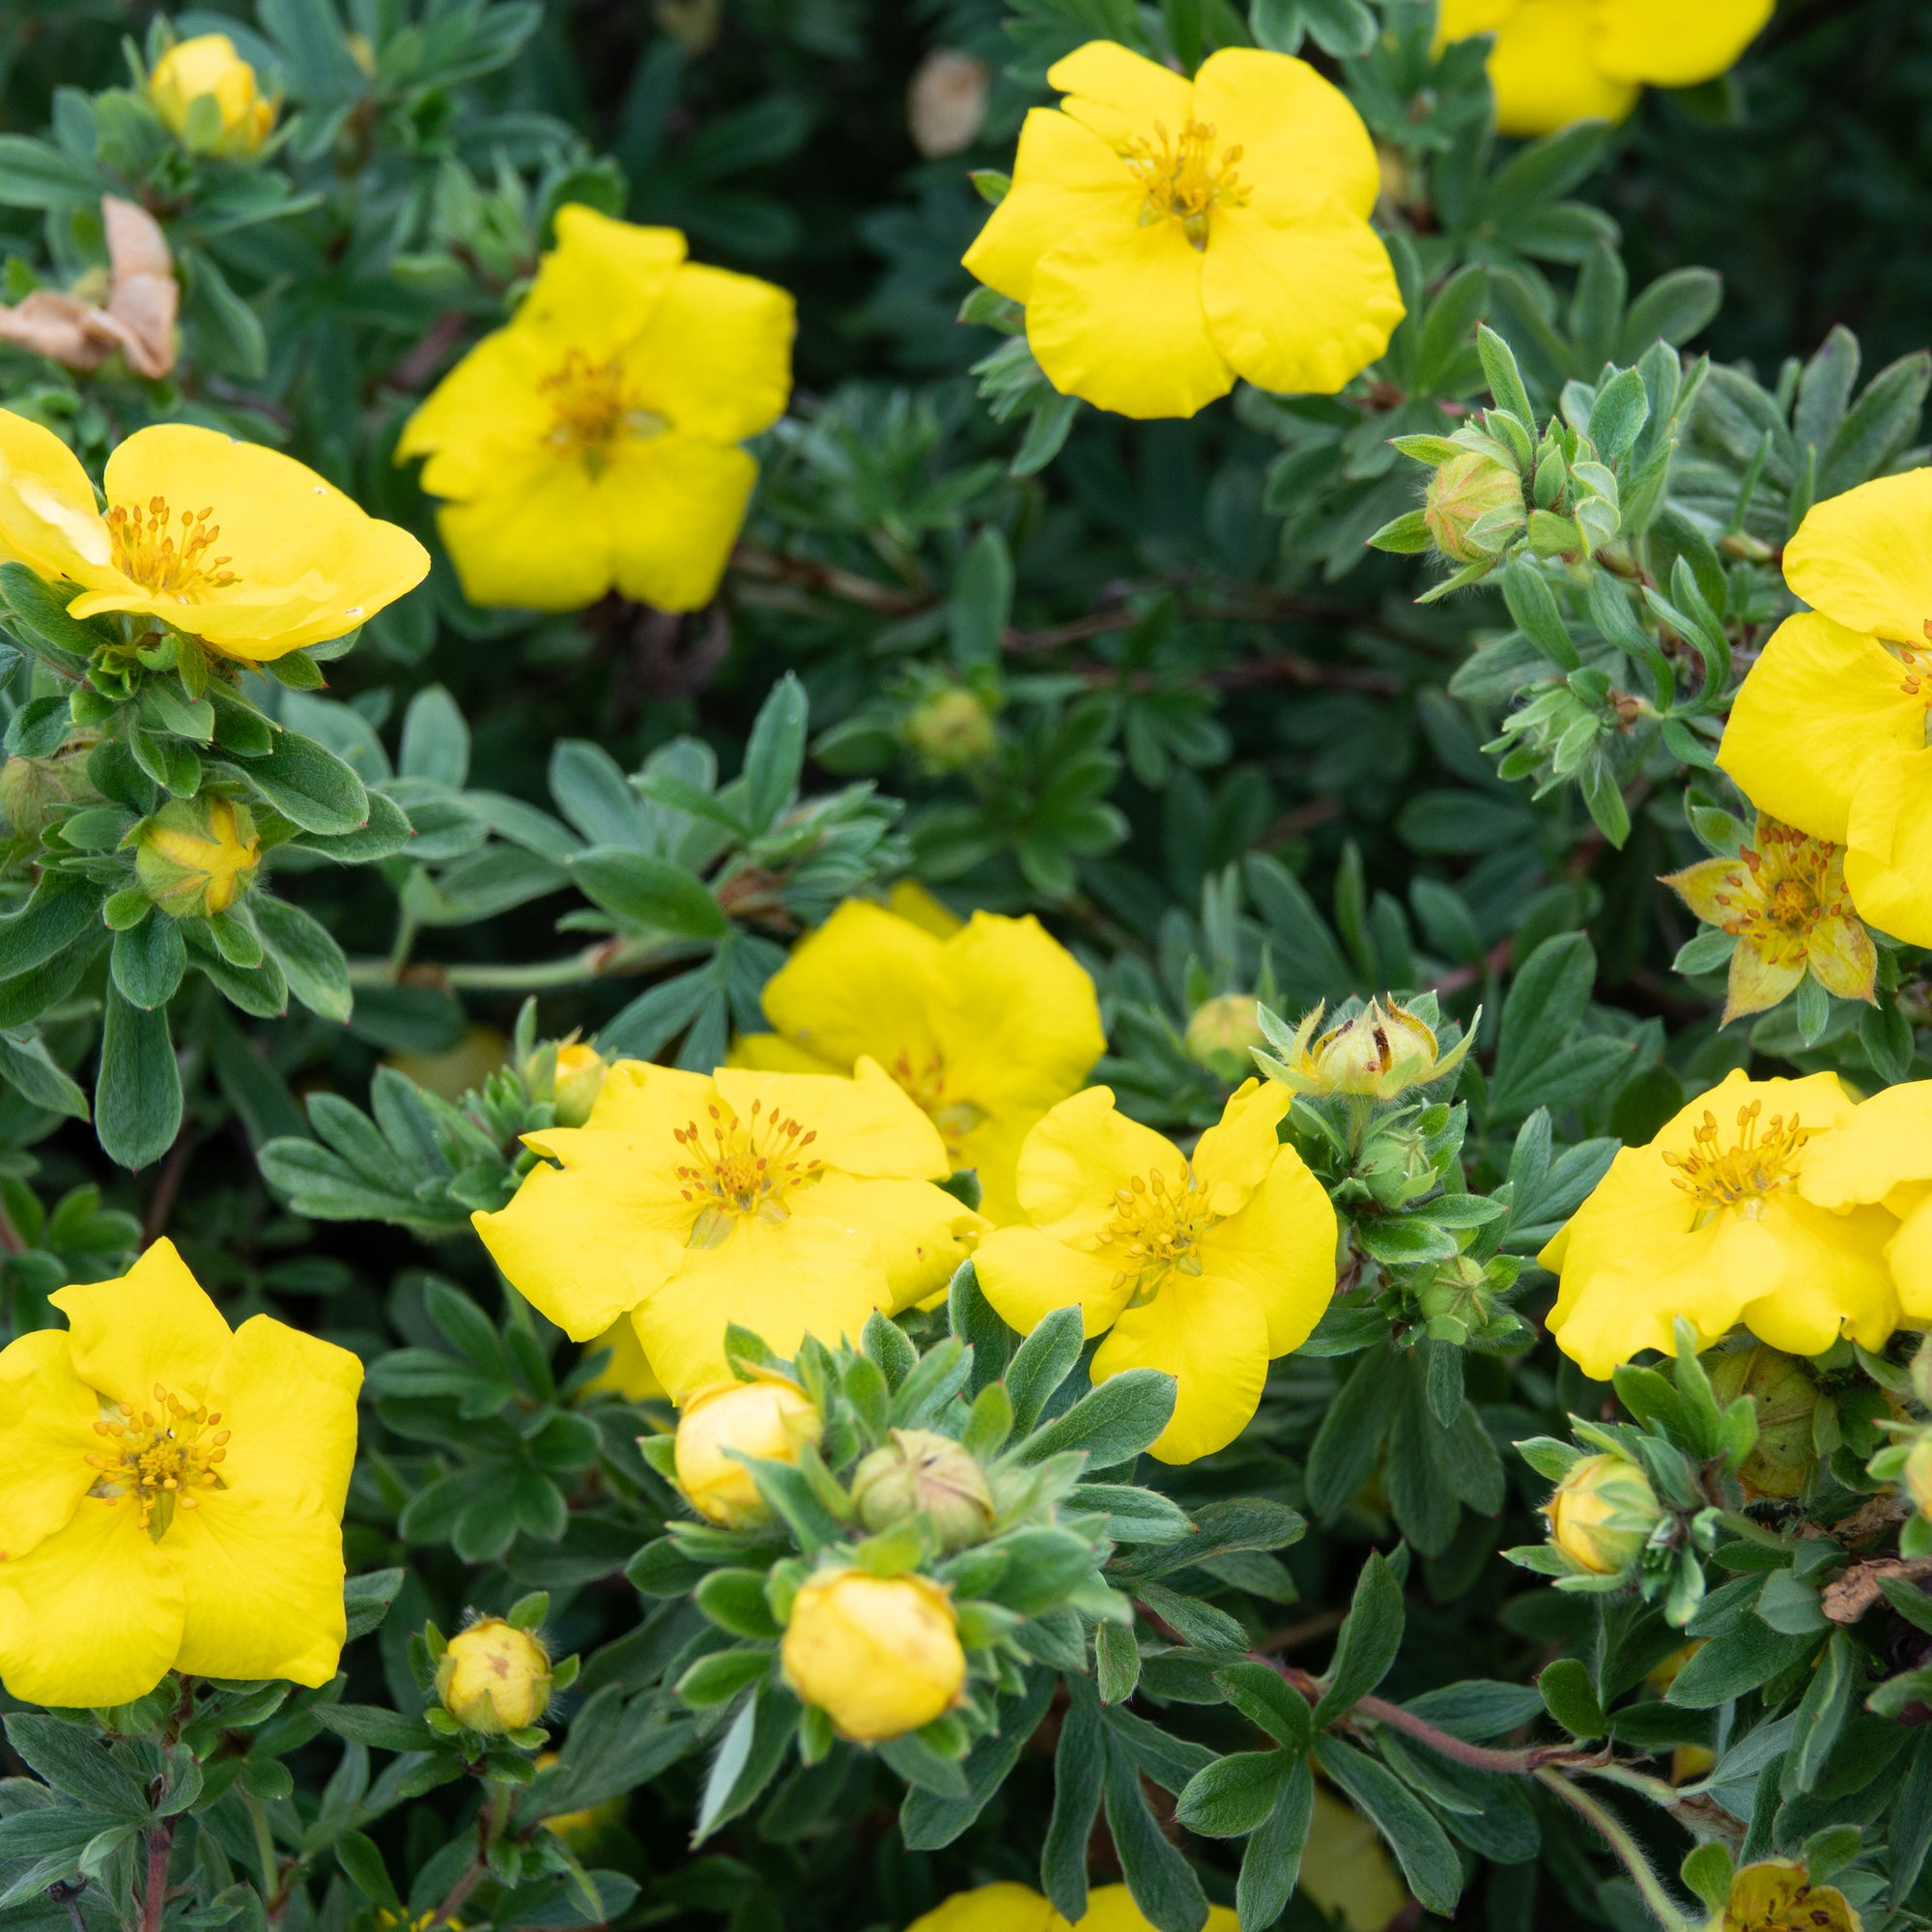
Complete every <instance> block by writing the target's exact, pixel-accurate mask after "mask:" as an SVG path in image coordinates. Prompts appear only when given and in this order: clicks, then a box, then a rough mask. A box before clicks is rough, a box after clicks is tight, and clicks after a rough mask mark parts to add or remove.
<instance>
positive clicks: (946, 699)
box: [905, 684, 999, 772]
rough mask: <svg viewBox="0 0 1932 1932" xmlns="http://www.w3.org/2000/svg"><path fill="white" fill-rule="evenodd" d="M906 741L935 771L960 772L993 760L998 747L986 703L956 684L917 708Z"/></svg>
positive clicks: (907, 725) (907, 727) (908, 722)
mask: <svg viewBox="0 0 1932 1932" xmlns="http://www.w3.org/2000/svg"><path fill="white" fill-rule="evenodd" d="M905 741H906V743H907V744H908V745H909V746H911V748H912V750H913V751H914V752H915V753H917V754H918V756H919V758H920V760H921V762H922V763H923V764H924V765H925V766H926V767H927V768H928V769H930V770H932V771H935V772H961V771H964V770H966V769H967V767H968V766H971V765H977V764H979V763H980V761H981V760H982V759H985V758H987V757H990V756H991V755H992V753H993V751H994V748H995V747H996V746H997V745H998V744H999V733H998V732H997V731H995V730H994V728H993V715H992V713H991V712H990V711H989V710H987V708H986V705H985V701H984V700H983V699H982V698H980V697H979V696H976V695H975V694H974V693H973V692H970V691H967V690H965V689H964V688H963V687H961V686H959V685H956V684H950V685H942V686H941V687H940V688H939V689H938V690H937V691H933V692H929V693H928V694H927V695H926V696H924V697H923V698H921V700H920V701H919V703H918V704H917V705H915V706H914V708H913V710H912V712H911V715H910V716H908V718H907V719H906V721H905Z"/></svg>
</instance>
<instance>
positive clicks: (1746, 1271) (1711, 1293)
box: [1548, 1216, 1781, 1381]
mask: <svg viewBox="0 0 1932 1932" xmlns="http://www.w3.org/2000/svg"><path fill="white" fill-rule="evenodd" d="M1720 1234H1721V1235H1724V1236H1729V1237H1730V1238H1729V1239H1728V1242H1727V1245H1726V1247H1725V1250H1724V1253H1723V1255H1722V1257H1721V1261H1722V1264H1723V1265H1722V1266H1721V1267H1717V1266H1714V1265H1713V1260H1712V1255H1713V1250H1714V1249H1715V1248H1716V1247H1717V1245H1718V1242H1719V1236H1720ZM1632 1247H1633V1250H1634V1252H1633V1253H1632V1254H1630V1255H1629V1256H1628V1257H1622V1256H1620V1257H1618V1258H1617V1259H1616V1260H1615V1261H1614V1262H1612V1263H1611V1264H1608V1265H1605V1266H1604V1267H1601V1268H1598V1269H1596V1270H1593V1271H1591V1272H1589V1273H1587V1274H1585V1273H1582V1272H1580V1271H1579V1270H1577V1268H1576V1267H1575V1265H1574V1264H1571V1265H1567V1266H1566V1267H1565V1268H1564V1272H1563V1289H1564V1293H1563V1296H1562V1298H1561V1300H1559V1304H1558V1307H1559V1309H1560V1310H1561V1319H1560V1320H1559V1318H1558V1313H1557V1311H1555V1310H1552V1311H1551V1313H1550V1315H1549V1318H1548V1326H1549V1332H1550V1333H1551V1334H1552V1335H1553V1336H1555V1338H1556V1345H1557V1347H1558V1348H1560V1349H1561V1350H1563V1352H1564V1353H1565V1354H1566V1355H1568V1356H1569V1357H1570V1359H1571V1360H1572V1361H1574V1362H1577V1363H1578V1364H1579V1365H1580V1366H1581V1368H1582V1370H1583V1373H1584V1374H1585V1375H1586V1376H1589V1377H1591V1378H1594V1379H1595V1380H1598V1381H1607V1380H1608V1379H1609V1376H1610V1372H1611V1370H1613V1369H1615V1368H1617V1367H1619V1366H1620V1365H1621V1364H1623V1363H1625V1362H1629V1361H1634V1359H1635V1358H1636V1357H1637V1356H1638V1355H1640V1354H1641V1353H1643V1351H1644V1350H1647V1349H1655V1350H1658V1351H1659V1352H1661V1353H1662V1354H1666V1355H1667V1354H1669V1353H1671V1352H1672V1351H1673V1350H1674V1349H1675V1347H1676V1342H1675V1339H1674V1336H1675V1322H1676V1321H1677V1318H1678V1317H1680V1316H1681V1317H1683V1319H1684V1320H1685V1321H1689V1322H1690V1325H1691V1328H1692V1329H1693V1330H1694V1331H1695V1333H1696V1337H1697V1346H1698V1347H1699V1348H1700V1349H1701V1348H1707V1347H1709V1346H1710V1345H1711V1344H1712V1343H1714V1342H1716V1341H1718V1340H1719V1339H1720V1338H1721V1337H1722V1336H1723V1335H1725V1334H1726V1333H1728V1332H1729V1330H1730V1329H1731V1327H1732V1326H1733V1324H1734V1323H1735V1322H1736V1321H1737V1320H1738V1317H1739V1315H1740V1313H1741V1312H1742V1310H1743V1307H1744V1300H1745V1297H1746V1296H1747V1295H1748V1294H1750V1293H1753V1292H1754V1290H1755V1288H1756V1287H1758V1286H1761V1285H1762V1284H1763V1282H1764V1281H1765V1280H1767V1279H1771V1280H1776V1279H1778V1278H1779V1274H1780V1269H1781V1263H1780V1260H1779V1256H1778V1250H1777V1244H1776V1241H1774V1240H1773V1239H1772V1238H1771V1236H1768V1235H1766V1234H1765V1233H1764V1231H1763V1230H1762V1228H1760V1227H1759V1226H1758V1225H1757V1224H1756V1223H1754V1222H1739V1221H1737V1220H1736V1218H1735V1217H1734V1216H1727V1217H1726V1226H1725V1227H1724V1228H1723V1229H1721V1230H1720V1229H1719V1228H1718V1227H1715V1226H1713V1227H1709V1228H1702V1229H1697V1230H1694V1231H1691V1232H1687V1233H1681V1234H1668V1235H1655V1234H1653V1235H1649V1236H1645V1237H1644V1238H1643V1239H1642V1240H1641V1243H1640V1244H1639V1243H1637V1242H1633V1243H1632ZM1741 1277H1742V1280H1741V1279H1740V1278H1741Z"/></svg>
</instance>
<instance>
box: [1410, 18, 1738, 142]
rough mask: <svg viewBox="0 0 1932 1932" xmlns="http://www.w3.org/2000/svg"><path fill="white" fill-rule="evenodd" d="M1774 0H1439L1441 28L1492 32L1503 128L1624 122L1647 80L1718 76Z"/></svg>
mask: <svg viewBox="0 0 1932 1932" xmlns="http://www.w3.org/2000/svg"><path fill="white" fill-rule="evenodd" d="M1774 4H1775V0H1695V4H1694V5H1691V6H1688V7H1687V6H1681V5H1678V4H1675V0H1442V7H1441V14H1440V16H1439V28H1438V34H1439V38H1440V39H1441V40H1442V41H1460V40H1463V39H1464V38H1466V37H1467V36H1468V35H1470V34H1494V35H1495V37H1496V44H1495V49H1494V51H1493V52H1492V54H1491V55H1490V81H1491V84H1492V86H1493V87H1494V88H1495V91H1496V125H1497V126H1498V127H1499V128H1501V130H1502V131H1503V132H1504V133H1505V134H1553V133H1554V132H1555V131H1556V130H1557V129H1558V128H1567V127H1569V126H1570V125H1571V124H1572V123H1573V122H1577V121H1590V120H1600V119H1601V120H1605V121H1621V120H1623V119H1624V118H1625V117H1626V116H1627V115H1628V114H1629V113H1630V111H1631V110H1632V108H1634V106H1635V105H1636V103H1637V99H1638V98H1639V97H1640V96H1641V95H1642V93H1643V90H1644V89H1645V88H1646V87H1695V86H1696V85H1698V84H1699V83H1700V82H1702V81H1707V80H1715V79H1717V77H1718V76H1719V74H1720V73H1723V72H1724V71H1726V70H1727V69H1729V68H1730V67H1731V66H1733V65H1734V64H1735V62H1736V61H1737V58H1738V56H1739V55H1740V54H1742V53H1743V52H1744V50H1745V49H1746V48H1747V46H1748V45H1749V44H1750V43H1751V42H1752V41H1754V40H1755V39H1756V38H1757V36H1758V35H1759V34H1760V33H1761V32H1762V31H1763V29H1764V26H1765V23H1766V22H1767V21H1768V20H1769V19H1770V18H1771V14H1772V8H1773V6H1774Z"/></svg>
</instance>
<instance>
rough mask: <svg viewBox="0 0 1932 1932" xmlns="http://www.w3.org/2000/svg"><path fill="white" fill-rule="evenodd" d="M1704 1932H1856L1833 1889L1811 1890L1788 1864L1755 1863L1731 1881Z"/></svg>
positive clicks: (1846, 1904) (1797, 1867) (1800, 1871)
mask: <svg viewBox="0 0 1932 1932" xmlns="http://www.w3.org/2000/svg"><path fill="white" fill-rule="evenodd" d="M1710 1932H1861V1920H1860V1918H1859V1915H1858V1914H1857V1913H1856V1912H1854V1911H1853V1910H1852V1907H1851V1903H1850V1901H1849V1900H1848V1899H1847V1898H1846V1897H1845V1894H1844V1893H1843V1892H1842V1891H1839V1890H1838V1889H1836V1887H1834V1886H1829V1885H1813V1884H1812V1883H1811V1876H1810V1874H1809V1872H1807V1871H1806V1870H1805V1868H1804V1865H1803V1864H1801V1863H1799V1862H1798V1861H1795V1860H1792V1859H1761V1860H1759V1861H1757V1862H1756V1863H1755V1864H1748V1865H1746V1866H1744V1867H1743V1868H1742V1869H1741V1870H1740V1871H1739V1872H1738V1873H1737V1874H1736V1876H1735V1877H1733V1879H1732V1880H1731V1895H1730V1897H1729V1899H1727V1900H1726V1901H1725V1905H1724V1909H1723V1911H1722V1912H1720V1913H1719V1914H1718V1916H1717V1917H1716V1918H1714V1919H1713V1920H1712V1922H1711V1926H1710Z"/></svg>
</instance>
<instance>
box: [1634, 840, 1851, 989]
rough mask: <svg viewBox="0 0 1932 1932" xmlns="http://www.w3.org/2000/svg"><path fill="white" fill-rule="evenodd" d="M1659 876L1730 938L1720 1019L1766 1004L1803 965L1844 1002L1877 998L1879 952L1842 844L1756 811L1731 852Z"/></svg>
mask: <svg viewBox="0 0 1932 1932" xmlns="http://www.w3.org/2000/svg"><path fill="white" fill-rule="evenodd" d="M1663 883H1664V884H1665V885H1666V886H1671V887H1674V888H1675V889H1676V891H1677V893H1678V894H1679V895H1680V896H1681V897H1682V898H1683V900H1684V903H1685V904H1686V905H1688V906H1689V907H1690V910H1691V911H1692V912H1694V913H1695V914H1696V915H1697V917H1698V918H1699V919H1701V920H1703V921H1704V922H1705V923H1707V924H1709V925H1715V926H1718V927H1719V928H1720V929H1721V930H1722V931H1724V932H1728V933H1732V934H1734V935H1735V936H1736V938H1737V942H1738V949H1737V951H1736V952H1733V953H1732V954H1731V966H1730V985H1729V989H1728V992H1727V994H1726V997H1725V1000H1724V1018H1723V1024H1725V1025H1728V1024H1729V1023H1730V1022H1731V1021H1732V1020H1734V1019H1738V1018H1741V1017H1742V1016H1743V1015H1745V1014H1747V1013H1762V1012H1768V1011H1769V1010H1770V1009H1772V1008H1773V1007H1775V1006H1776V1005H1777V1003H1778V1002H1779V1001H1780V1000H1782V999H1783V998H1784V996H1785V995H1786V994H1787V993H1791V992H1795V991H1796V990H1797V987H1798V984H1799V982H1800V981H1801V980H1803V979H1804V975H1805V973H1806V971H1807V970H1808V971H1809V972H1810V974H1811V977H1812V978H1813V979H1814V980H1817V981H1818V983H1819V984H1820V985H1821V986H1823V987H1824V989H1825V990H1826V991H1827V992H1828V993H1833V994H1835V995H1836V996H1837V997H1838V998H1839V999H1841V1000H1870V999H1873V998H1874V997H1875V996H1874V993H1873V985H1874V982H1875V980H1876V976H1877V973H1878V952H1877V949H1876V948H1875V947H1874V946H1873V945H1872V939H1871V934H1870V933H1869V932H1867V931H1866V930H1865V928H1864V923H1863V922H1862V921H1861V919H1860V918H1859V916H1858V914H1857V913H1856V912H1854V911H1853V910H1852V899H1851V895H1850V893H1849V892H1847V891H1846V889H1845V855H1844V852H1843V850H1842V848H1840V847H1839V846H1836V845H1833V844H1829V843H1827V842H1826V841H1825V840H1824V839H1821V838H1811V837H1810V835H1809V834H1808V833H1804V832H1798V831H1795V830H1794V829H1793V828H1792V827H1791V826H1789V825H1780V824H1779V823H1778V822H1777V820H1776V819H1775V818H1772V817H1770V816H1769V815H1768V814H1763V813H1761V814H1760V815H1759V817H1758V821H1757V831H1756V833H1755V834H1754V835H1753V837H1752V839H1751V842H1750V843H1749V844H1748V845H1741V846H1740V847H1739V848H1738V853H1737V856H1736V857H1735V858H1731V859H1725V858H1718V859H1703V860H1700V861H1699V862H1698V863H1697V864H1696V865H1694V866H1687V867H1685V868H1684V870H1683V871H1681V872H1672V873H1671V874H1670V875H1669V876H1668V877H1667V878H1666V879H1665V880H1664V881H1663Z"/></svg>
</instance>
